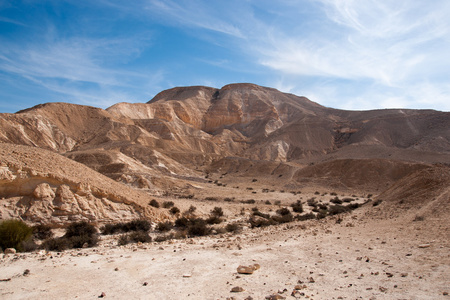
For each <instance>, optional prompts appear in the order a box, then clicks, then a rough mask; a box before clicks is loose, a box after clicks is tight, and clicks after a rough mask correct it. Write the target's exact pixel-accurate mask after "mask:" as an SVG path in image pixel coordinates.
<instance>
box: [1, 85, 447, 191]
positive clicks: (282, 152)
mask: <svg viewBox="0 0 450 300" xmlns="http://www.w3.org/2000/svg"><path fill="white" fill-rule="evenodd" d="M0 128H1V131H0V141H1V142H7V143H14V144H22V145H29V146H35V147H40V148H45V149H50V150H53V151H56V152H59V153H61V154H64V155H65V156H66V157H69V158H71V159H73V160H76V161H78V162H81V163H83V164H85V165H87V166H89V167H90V168H92V169H94V170H96V171H98V172H101V173H102V174H104V175H107V176H108V177H110V178H113V179H114V180H117V181H121V182H124V183H127V184H130V185H133V186H135V187H139V188H143V189H150V190H152V191H153V192H155V193H156V192H158V191H159V192H162V191H163V189H165V188H167V185H171V184H174V185H175V184H176V182H177V181H178V180H179V179H180V178H195V180H202V178H203V176H204V171H205V170H209V171H210V172H211V171H212V170H213V168H211V166H213V165H214V164H215V162H220V164H221V167H222V169H233V170H234V172H235V174H236V176H240V175H242V176H245V174H248V172H247V168H246V167H242V168H240V167H237V166H244V165H246V164H242V163H241V162H242V161H245V160H249V161H255V162H256V161H258V163H257V165H259V166H261V165H263V164H267V167H262V168H260V169H261V170H265V169H267V170H273V168H272V166H273V165H277V164H278V163H288V165H287V166H288V168H287V169H288V170H290V171H289V176H285V177H284V178H286V177H290V178H291V179H293V181H292V182H289V184H293V183H297V184H301V180H297V179H294V176H293V173H292V172H293V171H292V170H300V169H301V168H303V167H304V166H307V165H309V164H310V163H316V164H318V163H322V162H331V161H333V160H336V159H353V158H357V160H353V161H352V168H351V169H352V170H358V168H359V169H365V168H367V162H366V159H381V160H383V161H385V160H390V161H391V162H389V168H390V169H395V168H396V167H398V168H400V169H401V168H402V166H403V163H402V162H409V163H414V162H420V163H424V164H430V163H449V161H450V113H448V112H438V111H432V110H399V109H397V110H395V109H391V110H374V111H343V110H336V109H332V108H327V107H323V106H321V105H319V104H317V103H314V102H312V101H310V100H308V99H306V98H304V97H299V96H295V95H292V94H286V93H282V92H280V91H277V90H275V89H272V88H267V87H261V86H257V85H254V84H247V83H245V84H230V85H226V86H224V87H222V88H221V89H215V88H210V87H202V86H195V87H177V88H173V89H170V90H166V91H163V92H161V93H159V94H158V95H156V96H155V97H154V98H153V99H152V100H151V101H149V102H148V103H135V104H131V103H119V104H116V105H113V106H112V107H110V108H108V109H106V110H102V109H99V108H94V107H88V106H80V105H73V104H66V103H48V104H43V105H38V106H36V107H33V108H30V109H27V110H24V111H21V112H18V113H16V114H0ZM227 158H233V159H227ZM234 158H236V159H234ZM239 159H244V160H242V161H240V160H239ZM396 161H401V162H400V163H398V164H397V163H396ZM274 162H275V163H274ZM227 163H230V165H229V166H226V165H224V164H227ZM358 165H359V167H358ZM382 165H384V164H382ZM324 166H325V165H324ZM326 166H327V167H329V168H336V170H334V171H333V172H335V173H330V174H329V175H330V176H331V177H333V176H334V177H336V176H338V175H337V174H339V172H341V171H339V170H340V167H339V163H335V164H331V163H330V164H329V165H326ZM313 171H314V172H316V171H317V172H319V173H320V172H322V173H321V174H322V175H323V174H325V173H323V171H320V170H318V169H317V167H316V168H309V169H305V170H304V171H303V173H302V172H299V173H298V174H299V176H300V174H304V176H303V175H302V176H300V177H302V178H307V177H309V178H312V177H314V176H313V174H310V173H308V172H313ZM271 172H272V171H271ZM307 173H308V174H309V175H305V174H307ZM319 173H318V174H319ZM400 173H402V172H400ZM333 174H334V175H333ZM402 174H404V175H405V176H406V175H407V174H406V173H402ZM266 175H267V174H263V173H261V176H266ZM280 175H281V174H280ZM322 175H320V176H321V177H322V180H314V181H315V182H322V183H323V184H325V183H326V176H322ZM317 176H319V175H317ZM317 176H316V177H317ZM300 177H299V178H300ZM331 177H330V178H331ZM349 178H350V177H349ZM372 178H373V180H378V181H379V182H376V183H375V184H374V185H373V186H377V187H382V186H386V182H384V181H383V176H373V177H372ZM355 179H356V177H355ZM302 180H303V179H302ZM163 182H164V184H162V183H163ZM388 182H389V183H392V181H391V180H388ZM166 183H167V184H166ZM356 183H358V184H359V181H356ZM284 184H288V182H285V183H284ZM353 185H355V184H353ZM353 185H352V184H350V183H345V184H343V185H342V186H348V187H350V186H353Z"/></svg>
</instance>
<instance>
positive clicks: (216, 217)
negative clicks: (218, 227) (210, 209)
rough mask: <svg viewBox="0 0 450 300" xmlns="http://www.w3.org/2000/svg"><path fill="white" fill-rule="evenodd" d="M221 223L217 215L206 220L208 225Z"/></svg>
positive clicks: (221, 220)
mask: <svg viewBox="0 0 450 300" xmlns="http://www.w3.org/2000/svg"><path fill="white" fill-rule="evenodd" d="M222 222H223V219H222V218H221V217H219V216H217V215H211V216H209V217H208V219H206V223H208V224H211V225H212V224H220V223H222Z"/></svg>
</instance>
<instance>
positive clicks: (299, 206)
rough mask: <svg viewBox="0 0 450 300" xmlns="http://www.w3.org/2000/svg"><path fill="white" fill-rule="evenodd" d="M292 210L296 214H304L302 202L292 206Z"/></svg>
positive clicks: (298, 201)
mask: <svg viewBox="0 0 450 300" xmlns="http://www.w3.org/2000/svg"><path fill="white" fill-rule="evenodd" d="M291 207H292V210H293V211H294V212H296V213H302V212H303V204H302V202H301V201H300V200H297V202H295V203H292V204H291Z"/></svg>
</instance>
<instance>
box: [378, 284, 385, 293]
mask: <svg viewBox="0 0 450 300" xmlns="http://www.w3.org/2000/svg"><path fill="white" fill-rule="evenodd" d="M379 290H380V292H383V293H385V292H386V291H387V288H385V287H383V286H380V287H379Z"/></svg>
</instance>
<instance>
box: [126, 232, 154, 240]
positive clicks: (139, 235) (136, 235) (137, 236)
mask: <svg viewBox="0 0 450 300" xmlns="http://www.w3.org/2000/svg"><path fill="white" fill-rule="evenodd" d="M128 236H129V240H130V241H131V242H133V243H139V242H140V243H149V242H151V241H152V238H151V236H149V235H148V233H147V232H145V231H134V232H131V233H129V234H128Z"/></svg>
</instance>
